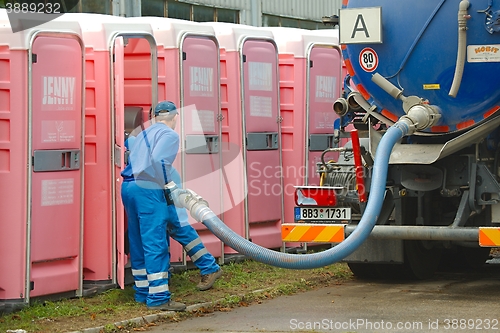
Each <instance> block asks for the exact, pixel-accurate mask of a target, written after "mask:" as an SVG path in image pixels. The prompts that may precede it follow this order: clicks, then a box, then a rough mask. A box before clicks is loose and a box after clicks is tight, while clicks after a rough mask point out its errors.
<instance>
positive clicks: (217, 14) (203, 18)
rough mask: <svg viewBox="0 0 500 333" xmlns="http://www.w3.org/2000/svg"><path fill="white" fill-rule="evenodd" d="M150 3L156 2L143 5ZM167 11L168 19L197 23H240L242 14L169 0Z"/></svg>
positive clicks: (143, 0) (235, 11)
mask: <svg viewBox="0 0 500 333" xmlns="http://www.w3.org/2000/svg"><path fill="white" fill-rule="evenodd" d="M148 1H156V0H142V2H143V4H144V3H145V2H148ZM143 6H144V5H143ZM167 9H168V11H167V17H171V18H177V19H182V20H189V21H196V22H229V23H239V22H240V18H239V17H240V12H239V11H238V10H234V9H227V8H217V7H211V6H201V5H191V4H188V3H184V2H179V1H175V0H167ZM143 15H144V13H143Z"/></svg>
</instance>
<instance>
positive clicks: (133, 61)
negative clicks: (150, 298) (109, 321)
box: [64, 14, 157, 294]
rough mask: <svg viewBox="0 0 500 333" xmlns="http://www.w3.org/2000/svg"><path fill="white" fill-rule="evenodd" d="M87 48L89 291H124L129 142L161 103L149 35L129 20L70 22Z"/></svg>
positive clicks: (83, 17) (91, 17)
mask: <svg viewBox="0 0 500 333" xmlns="http://www.w3.org/2000/svg"><path fill="white" fill-rule="evenodd" d="M64 16H67V17H68V18H69V19H72V20H74V21H75V22H78V23H79V24H80V26H81V28H82V36H83V41H84V44H85V51H86V61H85V73H86V76H85V94H86V108H85V152H86V154H85V190H86V195H85V220H84V226H85V230H84V259H83V274H84V288H85V289H84V291H85V293H87V294H91V293H94V292H96V290H97V291H99V290H100V289H106V288H111V287H113V286H115V287H116V285H117V284H118V285H119V286H121V287H122V288H123V287H124V284H125V267H126V266H127V263H128V256H127V251H126V246H125V244H126V242H127V241H128V240H127V238H126V222H125V221H126V218H125V213H124V208H123V204H122V200H121V196H120V190H121V184H122V178H121V176H120V172H121V170H122V169H123V168H124V166H125V161H124V158H125V156H124V140H125V139H126V136H127V135H129V134H130V133H131V132H132V131H133V130H134V129H135V128H136V127H140V126H141V124H143V123H144V122H145V121H147V120H148V114H149V109H150V108H151V105H153V104H155V103H156V101H157V94H156V91H157V90H156V89H157V75H156V72H157V67H156V44H155V40H154V37H153V35H152V32H151V27H150V25H149V24H146V23H138V22H131V21H129V20H128V19H126V18H121V17H116V16H109V15H99V14H65V15H64Z"/></svg>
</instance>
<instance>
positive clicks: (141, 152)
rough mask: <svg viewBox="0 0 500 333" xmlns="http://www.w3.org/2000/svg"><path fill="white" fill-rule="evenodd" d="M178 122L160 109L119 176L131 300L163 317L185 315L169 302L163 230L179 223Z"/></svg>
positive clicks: (171, 109) (167, 108) (172, 112)
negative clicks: (165, 313) (176, 198)
mask: <svg viewBox="0 0 500 333" xmlns="http://www.w3.org/2000/svg"><path fill="white" fill-rule="evenodd" d="M177 118H178V112H177V108H176V107H175V105H174V104H173V103H172V102H168V101H164V102H160V103H158V105H156V107H155V117H154V118H153V119H152V124H151V126H149V127H148V128H146V129H145V130H143V131H142V132H141V133H139V135H138V136H137V138H136V139H135V142H134V149H132V150H131V151H130V155H129V157H128V164H127V166H126V167H125V169H124V170H123V171H122V174H121V175H122V177H123V184H122V189H121V194H122V200H123V205H124V207H125V212H126V214H127V218H128V238H129V246H130V262H131V268H132V275H133V277H134V290H135V300H136V301H138V302H143V303H146V305H147V306H148V308H150V309H158V310H162V311H183V310H185V309H186V305H185V304H183V303H179V302H175V301H173V300H171V299H170V296H171V294H170V291H169V288H168V281H169V268H170V253H169V249H168V241H167V239H168V234H167V224H168V223H174V224H178V223H179V219H178V217H177V212H176V208H175V205H174V202H173V200H172V193H171V192H172V191H175V190H176V188H175V183H173V182H172V178H171V176H170V169H171V168H172V163H173V162H174V160H175V158H176V156H177V152H178V150H179V135H178V134H177V133H176V132H175V131H174V129H175V126H176V123H177Z"/></svg>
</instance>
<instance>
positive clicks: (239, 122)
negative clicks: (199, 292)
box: [207, 23, 283, 254]
mask: <svg viewBox="0 0 500 333" xmlns="http://www.w3.org/2000/svg"><path fill="white" fill-rule="evenodd" d="M207 24H210V25H211V26H213V28H214V30H215V33H216V36H217V39H218V41H219V45H220V62H221V108H222V116H223V123H222V138H223V142H222V147H223V156H222V157H223V164H224V166H225V169H226V170H229V169H231V170H232V171H231V173H229V172H226V174H231V180H230V181H229V182H228V184H231V185H232V186H234V189H235V190H234V191H230V192H227V191H224V219H225V221H227V222H226V223H227V224H228V225H229V223H233V224H231V228H232V230H233V231H234V232H236V233H237V234H239V235H240V236H242V237H245V238H246V239H248V240H250V241H252V242H254V243H256V244H258V245H261V246H263V247H266V248H281V247H282V246H283V243H282V241H281V223H282V220H283V192H282V176H281V165H282V164H281V137H280V112H279V89H278V50H277V46H276V44H275V42H274V40H273V34H272V33H271V32H270V31H269V30H265V29H262V28H255V27H251V26H246V25H239V24H230V23H207ZM234 147H237V148H238V149H241V156H242V164H241V165H240V164H238V158H234V157H235V155H237V154H236V153H235V152H234ZM233 162H235V163H233ZM229 166H231V167H229ZM236 223H237V224H236ZM225 251H226V253H228V254H233V253H234V250H232V249H230V248H227V247H226V248H225Z"/></svg>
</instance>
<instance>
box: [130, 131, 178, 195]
mask: <svg viewBox="0 0 500 333" xmlns="http://www.w3.org/2000/svg"><path fill="white" fill-rule="evenodd" d="M130 148H131V149H130V155H129V159H128V161H129V163H128V164H127V166H126V167H125V169H123V171H122V173H121V175H122V177H123V179H124V180H125V181H130V180H134V179H136V180H147V181H153V182H155V183H157V184H159V185H161V186H163V185H165V184H167V183H169V182H170V181H171V180H172V179H171V177H170V172H171V169H172V164H173V163H174V160H175V157H176V156H177V152H178V151H179V134H177V133H176V132H175V131H174V130H173V129H171V128H170V127H168V126H167V125H165V124H163V123H155V124H153V125H151V126H150V127H148V128H147V129H145V130H143V131H142V132H140V133H139V134H138V135H137V137H136V138H135V140H133V144H132V145H131V147H130Z"/></svg>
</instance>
